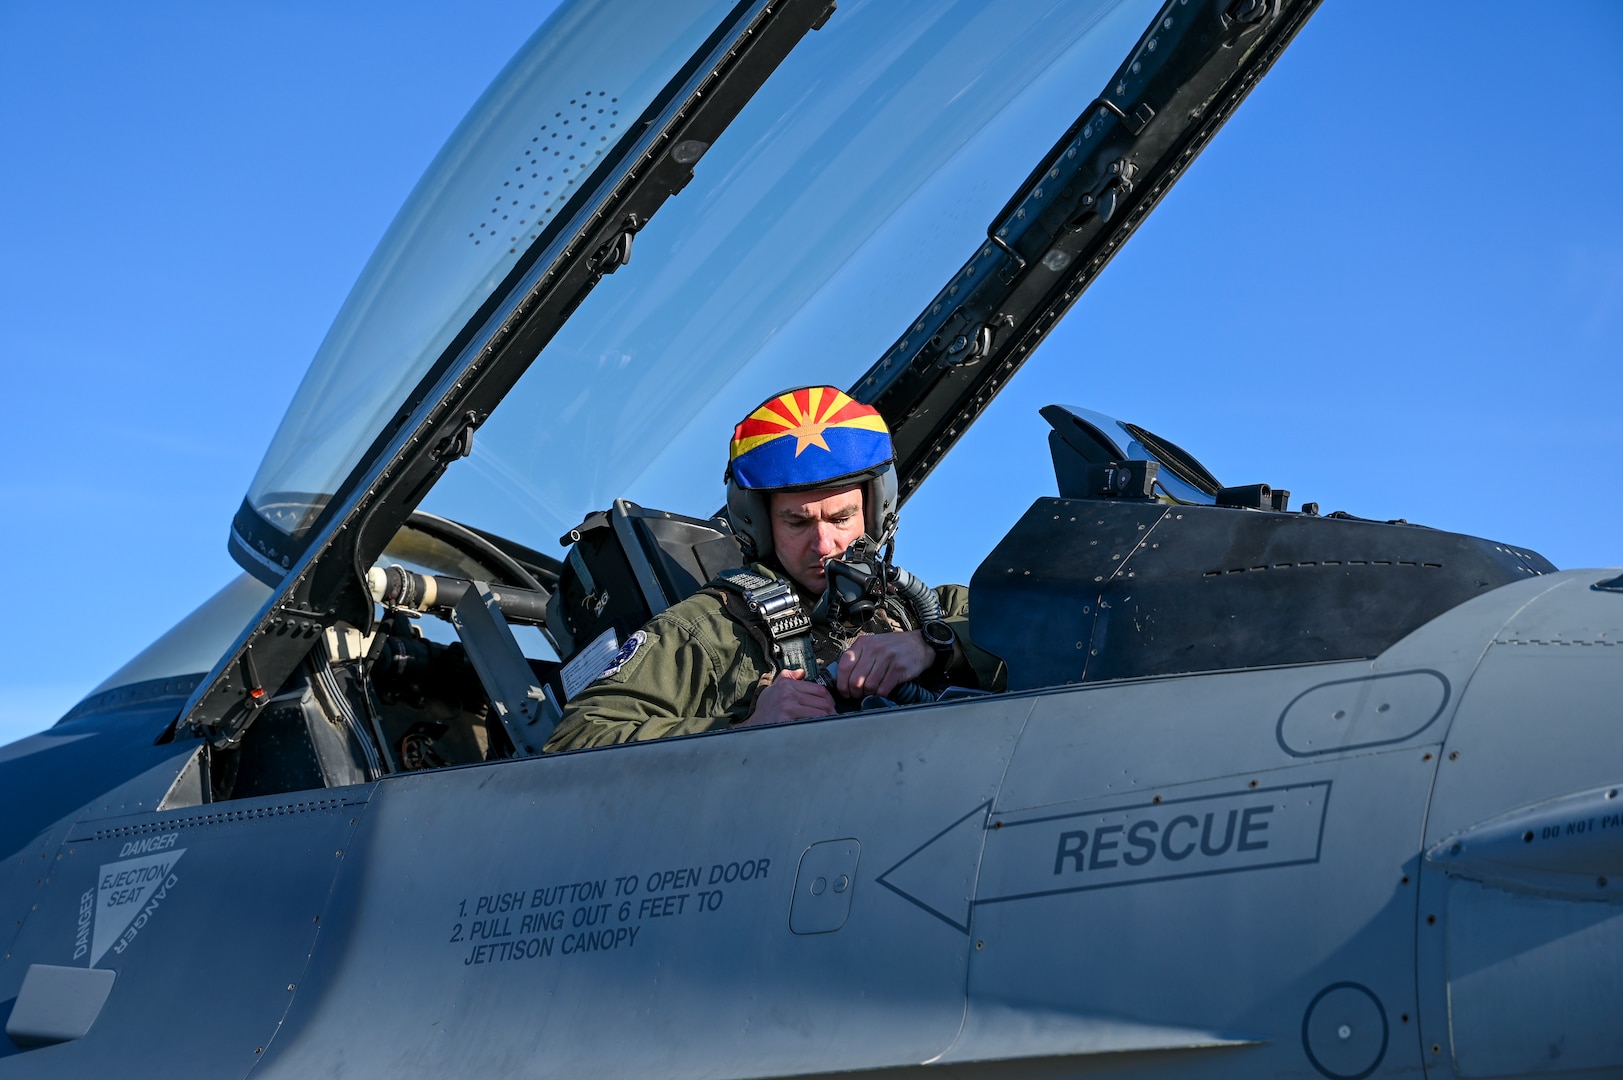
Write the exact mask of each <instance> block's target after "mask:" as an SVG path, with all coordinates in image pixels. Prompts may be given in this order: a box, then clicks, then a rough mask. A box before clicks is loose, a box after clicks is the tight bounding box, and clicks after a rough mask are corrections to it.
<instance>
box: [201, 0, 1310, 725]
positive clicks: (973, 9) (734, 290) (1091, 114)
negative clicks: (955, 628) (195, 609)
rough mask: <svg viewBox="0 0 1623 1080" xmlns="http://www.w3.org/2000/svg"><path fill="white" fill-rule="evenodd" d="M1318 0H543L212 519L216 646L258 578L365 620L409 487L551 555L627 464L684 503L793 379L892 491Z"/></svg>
mask: <svg viewBox="0 0 1623 1080" xmlns="http://www.w3.org/2000/svg"><path fill="white" fill-rule="evenodd" d="M1314 6H1315V0H1232V2H1231V0H1161V2H1159V3H1158V2H1156V0H1052V2H1049V3H1039V4H1034V3H1031V2H1030V0H957V2H951V3H942V4H929V5H898V4H892V3H885V2H881V0H842V3H841V5H840V6H839V8H838V9H837V10H836V9H835V5H834V4H832V3H830V2H829V0H738V2H736V3H732V4H727V3H705V2H700V0H687V2H685V3H680V4H677V3H669V2H666V0H660V2H659V3H652V2H640V0H612V2H610V3H605V4H598V5H592V4H586V3H571V4H566V5H565V6H564V7H563V8H561V9H560V10H559V11H558V12H557V13H556V14H555V15H554V16H553V17H552V18H551V19H549V20H548V22H547V23H546V24H545V25H544V26H543V27H542V28H541V29H540V30H539V31H538V32H537V33H536V35H535V36H534V37H533V38H532V39H531V40H530V41H529V42H528V43H526V45H525V46H524V47H523V49H521V50H520V52H519V54H518V55H517V56H516V57H515V58H514V60H513V61H512V62H511V63H510V64H509V65H508V67H507V68H506V69H505V70H504V71H503V73H502V75H501V76H500V77H499V78H498V79H497V81H496V82H495V84H493V85H492V87H491V88H490V89H489V90H488V91H487V92H486V93H485V95H484V96H483V97H482V98H481V99H480V101H479V102H478V103H477V104H476V105H475V107H474V109H473V110H472V111H471V112H470V114H469V116H468V117H467V118H466V119H465V120H464V121H463V123H462V124H461V126H460V127H459V128H458V130H457V131H456V133H455V134H454V135H453V137H452V139H451V140H450V142H449V143H448V144H447V146H446V148H445V149H444V150H443V151H442V152H441V153H440V155H439V156H438V157H437V158H436V160H435V162H434V163H433V165H432V166H431V167H430V169H429V171H428V173H427V174H426V175H425V177H424V178H423V180H422V181H421V182H420V183H419V185H418V187H417V188H416V189H415V190H414V192H413V193H412V195H411V197H410V198H409V199H408V200H407V203H406V205H405V207H404V208H403V209H402V210H401V213H400V215H399V217H398V218H397V219H396V221H395V223H394V224H393V225H392V226H391V227H390V229H389V231H388V233H387V234H386V235H385V237H384V239H383V241H382V243H381V244H380V246H379V248H378V251H377V252H376V253H375V254H374V255H373V257H372V259H371V261H370V262H369V263H368V265H367V267H366V269H365V271H364V272H363V274H362V276H361V279H360V281H359V282H358V283H357V284H356V286H355V289H354V291H353V293H352V294H351V296H350V298H349V299H348V301H346V303H345V305H344V307H343V309H342V311H341V312H340V314H339V317H338V319H337V321H336V322H335V324H334V327H333V329H332V330H331V331H330V332H329V334H328V336H327V338H326V340H325V341H324V343H323V344H322V347H321V349H320V351H319V352H318V354H317V356H316V358H315V361H314V362H313V363H312V366H311V369H310V371H309V373H308V374H307V376H306V378H305V380H304V383H303V384H302V385H301V387H300V389H299V390H298V392H297V394H296V395H295V399H294V402H293V404H292V406H291V407H290V408H289V411H288V414H287V416H286V418H285V419H284V421H283V423H282V425H281V427H280V429H279V430H278V432H277V434H276V436H275V438H274V439H273V441H272V445H271V447H270V450H269V451H268V453H267V455H266V457H265V460H264V462H263V464H262V465H261V467H260V470H259V472H258V474H257V475H256V477H255V479H254V482H253V485H252V487H251V488H250V490H249V493H248V497H247V499H246V500H245V501H244V503H243V506H242V508H241V509H240V510H239V512H238V514H237V516H236V518H235V519H234V521H233V528H232V534H231V541H232V550H233V554H234V555H235V556H236V558H237V559H238V561H239V562H241V563H242V565H243V566H244V567H246V568H247V569H249V570H250V572H252V573H254V574H255V575H256V576H258V577H259V578H261V580H264V581H266V582H267V583H268V584H271V585H273V586H276V587H277V590H278V591H277V594H276V596H275V597H274V598H273V599H272V600H271V601H270V603H269V604H268V605H267V609H266V612H265V615H264V618H262V619H261V620H260V625H259V626H258V627H256V628H254V629H251V630H249V631H247V632H245V634H244V635H243V638H242V640H241V641H239V643H238V645H237V647H236V648H235V649H234V650H233V654H231V655H238V656H240V655H241V654H243V652H244V650H245V649H247V647H248V646H249V644H250V643H251V642H252V641H253V640H254V639H255V637H256V636H264V635H265V634H267V633H269V632H270V631H269V630H268V629H267V628H269V627H274V626H276V625H278V624H277V622H276V615H275V611H276V610H277V609H280V610H282V611H283V612H284V614H286V615H288V616H289V617H293V615H294V613H296V618H297V621H299V622H300V623H301V624H302V623H304V622H306V621H310V620H314V621H316V622H322V623H329V624H330V623H332V622H335V621H344V622H349V623H351V624H353V625H361V626H364V625H367V624H369V622H370V620H371V610H372V608H371V601H370V598H369V596H368V595H367V593H366V591H365V588H364V585H363V584H362V575H364V572H365V568H366V567H367V566H369V565H371V562H372V561H373V560H374V559H375V558H377V557H378V555H379V554H380V553H381V552H382V551H383V549H384V547H385V545H386V544H388V543H389V541H390V538H391V537H393V536H394V534H395V532H396V531H397V530H398V529H399V528H400V527H401V525H402V524H403V523H404V522H405V520H406V518H407V516H408V515H410V514H411V513H412V512H413V510H415V509H417V507H418V506H419V505H422V506H423V508H424V509H427V510H431V511H433V512H434V513H436V514H439V515H443V516H445V517H448V518H452V519H456V520H461V521H466V522H468V523H470V524H475V525H477V526H478V527H480V528H481V529H484V530H487V531H489V532H493V533H497V534H500V535H502V536H506V537H510V538H511V539H513V540H516V541H518V542H519V543H521V544H524V545H528V546H529V547H530V548H533V549H535V550H536V551H541V552H544V551H545V550H546V549H547V548H549V547H550V546H551V545H552V544H553V542H554V540H555V538H557V537H558V536H559V535H560V534H561V533H563V532H564V531H565V530H567V529H568V528H569V527H570V526H571V525H573V524H574V523H576V522H578V521H579V520H581V519H582V517H583V516H584V515H585V514H587V513H588V512H590V511H592V510H594V509H598V508H601V507H602V506H603V505H606V504H607V503H608V502H609V501H610V500H611V499H613V498H616V497H620V496H625V497H629V498H633V499H637V500H639V501H642V502H645V503H649V504H653V505H657V506H661V507H667V508H670V509H673V510H680V511H686V512H688V513H698V514H702V513H707V512H708V511H710V510H712V509H713V508H714V507H715V506H716V505H717V504H718V503H719V501H720V494H721V492H720V485H719V478H720V474H721V470H722V466H723V463H724V448H725V433H726V432H727V431H728V430H730V428H731V426H732V423H733V422H734V421H735V420H736V419H737V418H738V417H739V416H741V415H742V414H743V412H744V411H745V410H746V409H748V408H749V407H750V406H752V405H754V404H755V403H756V402H758V401H760V400H761V399H762V398H763V397H764V396H766V395H767V394H769V393H772V392H775V391H777V390H780V389H782V388H784V387H786V386H790V385H797V384H805V383H810V382H818V383H833V384H836V385H842V386H846V387H849V388H850V390H851V392H852V394H853V396H855V397H857V398H858V399H860V400H863V401H866V402H869V403H872V404H874V405H876V406H878V408H879V409H880V411H881V413H882V414H883V415H884V416H885V417H886V419H887V420H888V421H889V422H890V425H891V428H892V431H893V433H894V435H895V440H896V444H897V449H898V471H899V474H900V482H901V489H902V493H903V496H904V497H905V496H906V495H907V494H908V493H910V492H911V491H912V490H913V489H914V488H916V487H917V485H918V484H919V483H920V482H921V481H922V479H923V478H924V476H925V475H926V474H927V473H928V472H929V470H930V469H931V468H932V467H933V466H934V464H935V463H936V462H937V461H939V460H940V458H941V456H942V455H943V454H945V453H946V451H947V450H948V449H949V448H950V447H951V446H952V444H953V443H954V442H955V441H956V439H957V438H958V437H959V436H960V435H961V434H962V433H963V431H964V430H965V429H966V428H967V427H968V425H969V424H970V423H971V422H972V421H973V420H974V418H975V417H976V416H977V415H978V414H979V413H980V411H981V410H983V409H984V408H985V407H986V405H987V403H989V402H990V400H991V398H992V397H993V395H995V393H996V392H997V390H998V389H1000V388H1001V386H1002V385H1003V384H1004V383H1005V382H1006V381H1007V380H1008V378H1009V377H1010V376H1011V375H1012V374H1013V372H1014V371H1015V370H1016V369H1017V368H1018V367H1019V365H1020V364H1021V363H1022V362H1023V360H1024V359H1025V357H1026V356H1028V355H1030V352H1031V350H1032V349H1034V348H1035V347H1036V345H1037V344H1038V343H1039V342H1040V341H1041V340H1042V337H1043V336H1044V335H1045V334H1046V333H1047V332H1048V330H1049V329H1051V328H1052V326H1053V325H1054V323H1055V322H1056V321H1057V319H1058V318H1059V317H1060V316H1061V315H1062V314H1063V313H1064V312H1065V311H1066V310H1067V309H1068V308H1069V307H1070V305H1071V304H1072V303H1074V302H1075V300H1076V298H1077V297H1078V296H1079V295H1080V294H1081V292H1082V290H1083V289H1084V288H1085V287H1086V285H1087V283H1088V282H1089V281H1091V280H1092V278H1093V277H1094V276H1095V275H1096V274H1097V273H1098V272H1099V270H1100V269H1102V267H1103V266H1104V265H1105V263H1106V262H1108V260H1109V258H1110V257H1111V256H1112V255H1113V254H1114V252H1115V251H1116V250H1118V249H1119V247H1120V245H1121V244H1122V243H1123V242H1124V241H1125V239H1126V237H1127V236H1128V235H1129V234H1130V233H1131V232H1132V231H1133V229H1134V228H1136V226H1137V225H1138V223H1139V222H1140V221H1142V220H1143V218H1144V216H1145V215H1146V214H1147V213H1148V212H1149V210H1150V209H1152V208H1153V206H1154V205H1155V203H1156V202H1157V201H1158V200H1159V198H1160V197H1161V195H1162V194H1164V193H1165V191H1166V190H1167V188H1168V187H1169V186H1170V184H1171V182H1172V181H1173V180H1174V179H1175V178H1176V177H1177V176H1178V175H1179V174H1180V173H1181V172H1182V170H1183V169H1184V168H1185V167H1186V166H1187V165H1188V163H1189V161H1190V160H1191V159H1192V158H1193V157H1194V156H1195V154H1196V153H1198V152H1199V150H1200V148H1201V147H1202V146H1203V145H1204V143H1205V142H1206V141H1207V140H1208V139H1209V138H1210V137H1211V135H1212V134H1213V133H1215V131H1216V130H1217V129H1218V128H1219V127H1220V126H1221V125H1222V123H1223V121H1224V120H1225V119H1226V118H1227V116H1228V115H1229V114H1230V113H1231V112H1232V110H1233V109H1234V108H1235V107H1236V106H1237V105H1238V103H1239V101H1240V100H1242V99H1243V98H1244V96H1245V94H1246V93H1247V92H1248V91H1249V89H1250V87H1251V86H1252V85H1254V83H1255V81H1256V79H1257V78H1258V77H1260V75H1261V74H1262V73H1263V72H1264V71H1265V70H1266V69H1267V67H1268V66H1269V65H1270V64H1271V63H1272V61H1273V60H1274V59H1275V58H1276V57H1277V56H1278V55H1279V52H1280V51H1281V50H1282V49H1283V48H1284V47H1285V45H1286V44H1288V42H1289V41H1290V39H1291V38H1292V37H1293V36H1294V34H1295V32H1296V31H1297V29H1299V28H1300V26H1301V24H1302V23H1303V22H1304V21H1305V19H1306V17H1307V16H1308V14H1310V13H1311V11H1312V9H1313V7H1314ZM813 30H815V31H816V32H815V33H812V31H813ZM690 181H691V182H692V183H691V186H689V184H690ZM684 189H685V190H684ZM677 195H680V197H677V198H673V196H677ZM667 204H668V205H667ZM633 252H634V254H633ZM966 258H967V261H966ZM609 274H614V275H615V277H614V279H613V281H612V282H609V283H605V278H606V275H609ZM498 406H500V409H499V411H498ZM476 431H477V434H478V437H477V439H476V438H475V432H476ZM470 455H471V456H470ZM464 458H467V459H468V460H466V461H464V460H462V459H464ZM453 464H455V467H454V468H451V466H452V465H453ZM448 469H449V472H447V470H448ZM442 474H443V476H442ZM272 652H278V649H277V648H273V647H271V646H270V645H269V644H267V645H266V646H264V647H263V648H262V649H261V653H262V654H263V655H265V656H267V657H268V656H269V655H270V653H272ZM292 655H293V652H292V651H291V650H290V651H289V656H292ZM232 663H233V661H232V659H231V658H230V655H228V658H227V659H225V660H222V662H221V665H220V667H219V668H218V669H217V670H216V672H215V675H214V676H212V677H211V680H210V681H211V683H212V684H213V689H205V690H204V691H201V692H200V695H199V697H198V699H197V700H196V701H195V702H194V708H193V710H191V711H192V712H194V714H195V718H196V719H197V720H198V721H200V722H203V723H208V722H210V719H211V717H214V716H221V715H224V714H226V713H229V712H231V711H232V709H233V706H232V705H231V702H232V701H233V700H236V699H240V697H241V694H242V692H243V691H242V687H241V685H238V684H240V683H241V682H242V681H243V679H244V678H246V676H245V675H241V674H240V673H239V675H238V676H232V675H231V665H232ZM282 663H283V661H282V660H277V661H276V663H275V664H274V665H273V666H274V667H280V666H282ZM254 674H255V677H264V676H266V675H270V674H272V673H271V672H255V673H254ZM249 681H252V680H249ZM211 699H212V700H211Z"/></svg>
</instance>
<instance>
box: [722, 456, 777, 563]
mask: <svg viewBox="0 0 1623 1080" xmlns="http://www.w3.org/2000/svg"><path fill="white" fill-rule="evenodd" d="M770 498H771V496H770V494H769V493H767V492H762V491H751V490H749V489H748V488H741V487H739V486H738V483H737V482H736V481H734V480H733V478H732V477H731V475H729V476H728V478H727V520H728V521H730V522H731V523H732V526H733V532H734V533H735V534H736V535H737V536H738V539H739V541H740V542H741V545H742V547H743V548H744V558H746V559H755V560H760V559H768V558H771V557H772V520H771V503H770V501H769V500H770Z"/></svg>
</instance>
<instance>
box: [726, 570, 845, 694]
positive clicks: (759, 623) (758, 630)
mask: <svg viewBox="0 0 1623 1080" xmlns="http://www.w3.org/2000/svg"><path fill="white" fill-rule="evenodd" d="M701 591H702V592H707V593H709V594H710V595H711V596H715V597H717V598H719V599H720V600H721V602H722V604H723V605H724V606H725V607H726V608H727V611H728V612H729V613H730V614H731V615H732V616H733V618H735V619H737V620H738V621H739V622H741V623H743V624H744V627H745V629H747V630H748V631H749V633H750V636H751V637H753V638H754V639H755V641H756V643H757V644H759V645H760V646H761V648H762V649H763V650H764V651H765V652H766V655H767V656H768V657H769V658H770V659H771V661H772V662H773V663H774V664H776V665H777V670H778V671H785V670H790V669H795V668H799V669H800V670H802V671H804V672H805V673H806V678H807V679H808V680H816V679H819V678H821V677H822V670H821V669H820V668H819V667H818V664H817V653H816V652H815V651H814V650H813V648H812V634H811V629H812V623H811V618H810V617H809V616H808V615H807V614H806V613H805V611H804V610H802V609H801V606H800V597H798V596H796V595H795V590H794V587H793V586H792V585H790V584H789V583H788V582H787V581H782V580H780V579H777V578H769V577H764V576H762V575H760V574H757V573H755V572H753V571H750V570H744V569H741V568H740V569H733V570H723V571H722V572H721V573H720V574H717V575H716V577H715V579H714V580H713V581H711V582H710V584H709V585H707V586H705V588H704V589H702V590H701Z"/></svg>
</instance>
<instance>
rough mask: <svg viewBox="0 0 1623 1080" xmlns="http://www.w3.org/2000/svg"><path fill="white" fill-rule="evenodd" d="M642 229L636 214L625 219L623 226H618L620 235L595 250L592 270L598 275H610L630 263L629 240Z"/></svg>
mask: <svg viewBox="0 0 1623 1080" xmlns="http://www.w3.org/2000/svg"><path fill="white" fill-rule="evenodd" d="M641 228H642V223H641V222H639V221H638V220H637V215H636V214H630V215H628V216H627V217H626V220H625V224H623V225H621V226H620V233H619V235H617V236H616V237H615V238H614V239H612V240H610V241H609V242H608V243H606V244H604V245H603V246H602V247H600V248H598V249H597V254H596V255H593V256H592V269H593V270H594V271H595V272H597V273H599V274H612V273H614V272H615V271H616V270H618V269H620V267H622V266H624V265H626V264H627V263H629V262H630V261H631V239H632V237H634V236H636V235H637V231H638V230H639V229H641Z"/></svg>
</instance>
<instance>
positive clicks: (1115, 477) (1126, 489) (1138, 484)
mask: <svg viewBox="0 0 1623 1080" xmlns="http://www.w3.org/2000/svg"><path fill="white" fill-rule="evenodd" d="M1160 471H1161V464H1160V462H1156V461H1112V462H1111V463H1110V464H1108V465H1089V466H1088V467H1087V473H1086V484H1087V487H1086V491H1085V493H1083V494H1081V495H1080V497H1081V498H1084V499H1153V498H1154V497H1155V475H1156V473H1158V472H1160Z"/></svg>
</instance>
